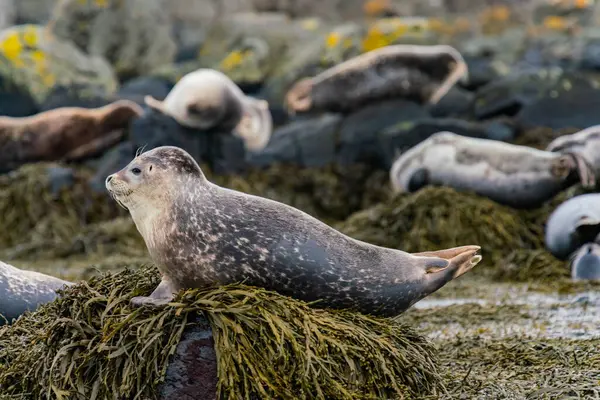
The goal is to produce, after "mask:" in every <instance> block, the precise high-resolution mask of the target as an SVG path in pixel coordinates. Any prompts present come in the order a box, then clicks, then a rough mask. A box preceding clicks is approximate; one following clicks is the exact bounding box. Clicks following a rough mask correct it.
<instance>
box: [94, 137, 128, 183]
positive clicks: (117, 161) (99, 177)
mask: <svg viewBox="0 0 600 400" xmlns="http://www.w3.org/2000/svg"><path fill="white" fill-rule="evenodd" d="M135 151H136V147H135V146H134V145H133V143H131V142H129V141H126V142H122V143H119V144H118V145H116V146H115V147H113V148H112V149H110V150H109V151H107V152H106V153H105V154H104V155H102V157H100V158H98V159H97V160H93V161H90V162H88V163H87V165H88V166H90V167H92V168H93V169H94V171H95V172H94V176H93V177H92V178H91V179H90V187H91V188H92V189H93V190H95V191H97V192H99V193H102V192H106V186H105V185H104V182H105V180H106V177H107V176H108V175H110V174H112V173H115V172H117V171H119V170H120V169H122V168H124V167H125V166H126V165H127V164H129V162H130V161H131V160H132V159H133V158H134V156H135Z"/></svg>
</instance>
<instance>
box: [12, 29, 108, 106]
mask: <svg viewBox="0 0 600 400" xmlns="http://www.w3.org/2000/svg"><path fill="white" fill-rule="evenodd" d="M0 76H2V77H4V78H5V79H8V80H10V81H12V82H14V83H15V84H17V85H19V86H21V87H23V88H24V89H26V90H27V91H28V93H29V94H30V95H31V96H32V97H33V98H34V99H35V101H36V102H37V103H38V104H42V103H43V102H44V101H45V100H46V97H47V96H48V94H49V93H50V92H51V90H52V88H53V87H54V86H56V85H59V86H64V87H69V88H71V87H76V86H78V87H79V88H85V89H86V90H87V89H89V90H92V91H96V90H100V91H102V92H103V93H105V94H106V95H110V94H112V93H114V91H115V90H116V88H117V80H116V77H115V75H114V73H113V71H112V68H111V67H110V65H109V64H108V63H107V62H106V61H104V60H103V59H101V58H98V57H92V56H88V55H86V54H84V53H82V52H81V51H80V50H78V49H77V48H76V47H75V46H74V45H73V44H72V43H71V42H69V41H68V40H59V39H58V38H56V37H54V36H52V35H51V34H50V33H49V32H48V31H47V30H46V29H45V28H43V27H41V26H37V25H20V26H15V27H12V28H9V29H5V30H4V31H2V32H0Z"/></svg>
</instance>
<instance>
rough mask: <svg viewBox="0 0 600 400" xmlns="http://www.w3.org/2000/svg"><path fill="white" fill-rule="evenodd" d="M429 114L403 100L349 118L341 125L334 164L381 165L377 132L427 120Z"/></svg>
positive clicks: (372, 107)
mask: <svg viewBox="0 0 600 400" xmlns="http://www.w3.org/2000/svg"><path fill="white" fill-rule="evenodd" d="M428 116H429V114H428V112H427V111H426V110H425V109H424V108H423V107H421V106H420V105H418V104H417V103H413V102H410V101H406V100H392V101H384V102H380V103H377V104H372V105H369V106H367V107H364V108H362V109H360V110H358V111H356V112H354V113H352V114H350V115H348V116H347V117H346V118H345V119H344V121H343V122H342V124H341V126H340V134H339V146H338V151H337V161H338V162H339V163H340V164H342V165H344V164H354V163H357V162H361V163H363V162H364V163H367V164H371V165H376V166H381V165H382V164H381V162H382V160H381V157H380V149H379V147H378V133H379V132H381V131H385V130H386V129H387V128H389V127H392V126H395V125H402V124H404V123H411V122H412V121H414V120H418V119H421V118H426V117H428Z"/></svg>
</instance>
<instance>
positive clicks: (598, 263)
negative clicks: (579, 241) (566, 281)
mask: <svg viewBox="0 0 600 400" xmlns="http://www.w3.org/2000/svg"><path fill="white" fill-rule="evenodd" d="M570 266H571V278H572V279H573V280H574V281H600V245H599V244H598V243H586V244H584V245H583V246H581V247H580V248H579V249H578V250H577V251H576V252H575V253H573V256H572V257H571V259H570Z"/></svg>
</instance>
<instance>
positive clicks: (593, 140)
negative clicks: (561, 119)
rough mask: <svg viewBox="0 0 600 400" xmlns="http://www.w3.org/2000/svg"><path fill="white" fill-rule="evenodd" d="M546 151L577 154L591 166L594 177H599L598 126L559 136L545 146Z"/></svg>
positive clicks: (599, 128)
mask: <svg viewBox="0 0 600 400" xmlns="http://www.w3.org/2000/svg"><path fill="white" fill-rule="evenodd" d="M546 151H551V152H555V153H575V154H579V155H580V156H581V157H583V158H584V159H585V160H587V162H588V163H589V164H590V165H591V167H592V169H593V170H594V173H595V174H596V176H600V125H594V126H590V127H589V128H586V129H583V130H581V131H579V132H575V133H573V134H571V135H563V136H559V137H557V138H556V139H554V140H553V141H552V142H550V144H548V146H546Z"/></svg>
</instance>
